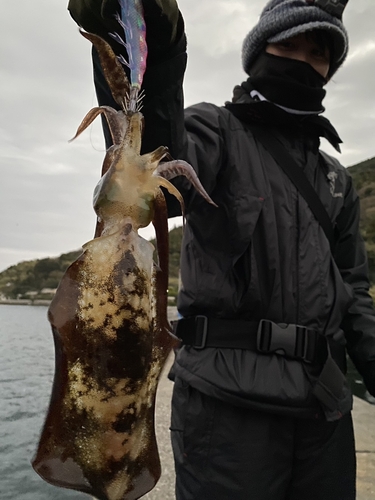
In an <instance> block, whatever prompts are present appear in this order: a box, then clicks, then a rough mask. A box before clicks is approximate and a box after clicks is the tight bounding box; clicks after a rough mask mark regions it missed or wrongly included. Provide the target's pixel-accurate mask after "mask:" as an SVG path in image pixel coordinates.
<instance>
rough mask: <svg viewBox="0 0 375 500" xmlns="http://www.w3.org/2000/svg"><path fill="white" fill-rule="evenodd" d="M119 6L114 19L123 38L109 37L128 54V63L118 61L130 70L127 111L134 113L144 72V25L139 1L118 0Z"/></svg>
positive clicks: (118, 36)
mask: <svg viewBox="0 0 375 500" xmlns="http://www.w3.org/2000/svg"><path fill="white" fill-rule="evenodd" d="M119 4H120V12H121V14H120V15H119V14H116V19H117V21H118V23H119V25H120V26H121V27H122V28H123V30H124V35H125V38H122V37H121V36H120V35H119V34H118V33H111V36H112V37H113V38H114V39H115V40H116V41H117V42H119V43H120V44H121V45H123V46H124V47H125V48H126V51H127V53H128V61H127V60H126V59H125V58H124V57H123V56H122V55H121V56H119V59H120V61H121V62H122V63H123V64H124V65H125V66H127V67H128V68H129V69H130V95H129V110H130V111H135V110H136V107H137V102H138V98H139V92H140V89H141V86H142V81H143V75H144V72H145V70H146V60H147V43H146V23H145V21H144V16H143V6H142V1H141V0H132V1H129V0H119Z"/></svg>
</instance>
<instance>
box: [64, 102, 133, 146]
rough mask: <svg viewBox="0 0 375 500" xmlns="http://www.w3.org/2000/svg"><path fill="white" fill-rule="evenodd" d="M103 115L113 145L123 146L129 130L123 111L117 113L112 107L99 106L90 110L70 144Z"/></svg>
mask: <svg viewBox="0 0 375 500" xmlns="http://www.w3.org/2000/svg"><path fill="white" fill-rule="evenodd" d="M102 113H103V114H104V116H105V117H106V120H107V123H108V126H109V130H110V133H111V137H112V141H113V144H116V145H118V144H121V141H122V139H123V137H124V135H125V132H126V128H127V119H126V116H125V114H124V113H123V111H116V110H115V109H113V108H111V107H110V106H97V107H95V108H92V109H90V111H89V112H88V113H87V114H86V116H85V117H84V118H83V120H82V122H81V123H80V125H79V127H78V129H77V132H76V134H75V136H74V137H72V138H71V139H70V140H69V142H72V141H74V140H75V139H77V137H78V136H79V135H81V134H82V132H83V131H85V130H86V129H87V127H88V126H89V125H91V123H92V122H93V121H94V120H95V118H96V117H97V116H99V115H100V114H102Z"/></svg>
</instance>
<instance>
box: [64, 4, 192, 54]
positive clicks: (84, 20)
mask: <svg viewBox="0 0 375 500" xmlns="http://www.w3.org/2000/svg"><path fill="white" fill-rule="evenodd" d="M127 1H129V0H127ZM142 3H143V8H144V17H145V22H146V41H147V45H148V62H152V61H153V60H154V59H159V58H160V57H161V58H162V57H163V54H164V53H165V52H167V51H168V49H169V48H170V47H171V46H172V45H173V44H174V43H175V42H177V41H178V40H179V38H180V37H181V36H182V33H183V22H182V17H181V16H180V13H179V10H178V5H177V2H176V0H142ZM68 10H69V11H70V14H71V16H72V17H73V19H74V20H75V22H76V23H77V24H78V25H79V26H81V27H82V28H83V29H85V30H86V31H89V32H90V33H95V34H97V35H99V36H101V37H102V38H104V39H105V40H106V41H107V42H109V43H110V45H111V46H112V47H113V49H114V50H115V52H117V53H121V52H123V49H122V47H121V46H120V45H119V44H117V42H115V41H114V40H113V39H112V37H110V36H109V33H113V32H117V33H119V34H120V36H122V37H123V36H124V34H123V32H122V30H121V28H120V27H119V24H118V23H117V21H116V20H115V17H114V16H115V13H116V12H119V10H120V5H119V2H118V0H69V4H68Z"/></svg>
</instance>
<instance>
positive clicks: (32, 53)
mask: <svg viewBox="0 0 375 500" xmlns="http://www.w3.org/2000/svg"><path fill="white" fill-rule="evenodd" d="M264 3H265V2H264V0H225V1H224V0H205V1H204V2H203V1H198V0H180V2H179V5H180V8H181V11H182V12H183V14H184V17H185V21H186V30H187V34H188V43H189V57H190V58H189V65H188V70H187V74H186V79H185V99H186V104H187V105H189V104H194V103H196V102H200V101H210V102H214V103H216V104H219V105H220V104H223V103H224V102H225V101H226V100H228V99H230V97H231V92H232V88H233V86H234V85H236V84H237V83H240V82H241V81H243V80H244V79H245V77H246V75H245V74H244V73H243V71H242V68H241V58H240V49H241V44H242V40H243V38H244V37H245V35H246V33H247V32H248V31H249V29H250V28H251V27H252V26H253V25H254V24H255V23H256V21H257V18H258V16H259V14H260V11H261V9H262V7H263V5H264ZM0 4H1V5H2V6H3V9H2V16H1V19H0V33H1V34H0V36H1V37H2V43H1V52H0V57H1V61H0V63H1V64H0V101H1V102H0V109H1V115H0V116H1V117H0V142H1V148H0V167H1V174H2V177H1V184H0V186H1V188H0V189H1V196H0V227H1V230H0V271H2V270H4V269H6V268H7V267H9V266H11V265H14V264H17V263H18V262H20V261H23V260H30V259H35V258H43V257H47V256H57V255H59V254H60V253H63V252H68V251H71V250H75V249H78V248H80V247H81V245H82V244H83V243H85V242H86V241H88V240H89V239H91V238H92V234H93V230H94V225H95V214H94V211H93V209H92V204H91V201H92V192H93V189H94V187H95V185H96V183H97V181H98V178H99V177H98V176H99V172H100V169H101V163H102V159H103V155H104V143H103V140H102V135H101V126H100V120H97V121H96V122H95V123H94V124H93V126H92V127H90V128H89V129H88V130H86V132H85V133H84V134H83V135H82V136H81V137H80V138H79V139H78V140H76V141H75V142H73V143H70V144H68V140H69V139H70V138H71V137H72V136H73V135H74V133H75V130H76V128H77V126H78V124H79V123H80V121H81V119H82V118H83V116H84V115H85V114H86V112H87V111H88V110H89V109H90V108H91V107H93V106H94V105H96V98H95V93H94V89H93V84H92V71H91V59H90V50H91V46H90V43H89V42H88V41H87V40H85V39H83V38H82V37H81V36H80V35H79V33H78V31H77V27H76V25H75V23H74V22H73V20H72V19H71V18H70V16H69V13H68V11H67V10H66V5H67V1H62V0H60V1H59V0H32V1H31V0H27V1H24V2H22V7H21V5H20V3H19V2H16V1H12V2H9V1H6V0H0ZM374 19H375V1H374V0H351V1H349V4H348V6H347V8H346V11H345V15H344V21H345V24H346V26H347V29H348V31H349V35H350V55H349V57H348V59H347V61H346V64H345V66H344V67H343V68H342V69H340V70H339V72H338V73H337V74H336V75H335V77H334V80H333V81H332V82H330V83H329V84H328V86H327V92H328V95H327V98H326V100H325V106H326V113H325V116H327V118H329V119H330V120H331V121H332V122H333V124H334V126H336V128H337V129H338V132H339V134H340V135H341V137H342V139H343V141H344V145H343V148H342V154H341V155H337V154H336V153H335V152H334V150H333V149H332V148H331V147H330V146H329V145H328V144H323V149H324V150H326V151H327V152H328V153H331V154H333V155H334V156H338V157H339V158H340V159H341V161H342V163H343V164H344V165H346V166H350V165H353V164H355V163H358V162H360V161H362V160H365V159H367V158H372V157H374V156H375V98H374V89H375V35H374V33H375V31H374ZM176 223H177V224H178V223H179V220H177V221H175V222H173V221H172V225H173V224H176ZM151 234H152V233H151V232H150V231H149V230H144V231H143V235H144V236H145V237H149V236H150V235H151Z"/></svg>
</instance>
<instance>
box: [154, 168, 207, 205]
mask: <svg viewBox="0 0 375 500" xmlns="http://www.w3.org/2000/svg"><path fill="white" fill-rule="evenodd" d="M153 175H158V176H160V177H163V178H164V179H166V180H168V181H169V180H170V179H174V178H175V177H177V176H179V175H183V176H185V177H186V178H187V179H188V180H189V181H190V182H191V184H192V185H193V186H194V187H195V189H196V190H197V191H198V193H199V194H200V195H201V196H202V197H203V198H204V199H205V200H206V201H207V202H208V203H210V204H211V205H213V206H214V207H217V205H216V203H215V202H214V201H213V200H212V199H211V198H210V196H209V195H208V194H207V192H206V190H205V189H204V187H203V186H202V183H201V181H200V180H199V179H198V176H197V174H196V172H195V170H194V169H193V167H192V166H191V165H190V163H188V162H186V161H184V160H172V161H167V162H163V163H159V165H158V166H157V168H156V169H155V171H154V173H153Z"/></svg>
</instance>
